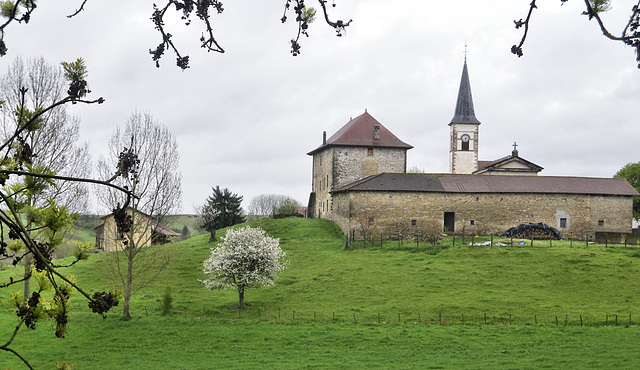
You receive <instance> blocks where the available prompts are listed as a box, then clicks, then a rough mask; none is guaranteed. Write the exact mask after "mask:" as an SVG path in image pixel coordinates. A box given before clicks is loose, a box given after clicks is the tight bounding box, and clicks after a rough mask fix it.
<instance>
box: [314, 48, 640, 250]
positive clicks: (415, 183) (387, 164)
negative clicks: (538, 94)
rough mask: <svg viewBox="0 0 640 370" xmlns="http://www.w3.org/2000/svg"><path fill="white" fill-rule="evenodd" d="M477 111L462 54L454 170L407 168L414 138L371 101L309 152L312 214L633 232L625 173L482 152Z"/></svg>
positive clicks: (589, 234) (491, 230)
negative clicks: (394, 127)
mask: <svg viewBox="0 0 640 370" xmlns="http://www.w3.org/2000/svg"><path fill="white" fill-rule="evenodd" d="M479 126H480V121H479V120H478V119H477V118H476V116H475V111H474V107H473V99H472V95H471V85H470V82H469V73H468V69H467V62H466V60H465V62H464V67H463V70H462V78H461V81H460V88H459V92H458V98H457V102H456V106H455V113H454V116H453V118H452V120H451V122H450V123H449V127H450V130H449V132H450V137H449V140H450V143H449V173H407V152H408V151H409V150H410V149H411V148H413V147H412V146H411V145H409V144H407V143H406V142H404V141H402V140H401V139H399V138H398V137H396V136H395V135H394V134H393V133H392V132H391V131H390V130H389V129H388V128H387V127H385V126H384V125H382V124H381V123H380V122H378V121H377V120H376V119H375V118H374V117H373V116H371V115H370V114H369V113H368V112H367V111H366V110H365V112H364V113H363V114H361V115H360V116H358V117H355V118H352V119H351V120H349V122H347V123H346V124H345V125H344V126H343V127H342V128H340V129H339V130H338V131H337V132H336V133H335V134H333V135H332V136H330V137H329V138H327V135H326V132H324V133H323V137H322V144H321V145H320V146H319V147H317V148H316V149H314V150H312V151H310V152H309V153H307V154H308V155H310V156H312V158H313V170H312V185H311V187H312V190H311V194H310V196H309V205H308V215H309V217H317V218H325V219H329V220H332V221H334V222H335V223H336V224H338V226H339V227H340V228H341V229H342V231H343V232H344V233H345V234H352V233H354V234H356V235H357V234H358V233H360V231H359V229H360V228H362V225H363V223H366V224H367V225H372V226H376V227H379V228H385V227H389V226H390V225H392V224H396V225H397V224H398V223H403V224H406V227H424V226H425V225H437V227H439V228H441V229H442V230H443V231H447V232H456V233H460V232H465V233H467V234H468V233H476V234H485V235H488V234H502V233H503V232H504V231H506V230H507V229H509V228H511V227H514V226H518V225H520V224H528V223H544V224H547V225H549V226H552V227H554V228H556V229H557V230H558V231H559V232H560V233H561V234H562V235H563V237H565V238H569V237H571V238H574V239H583V238H593V237H594V236H595V234H596V233H598V232H600V233H603V232H604V233H630V232H631V229H632V220H633V217H632V197H633V196H637V195H640V194H638V192H637V191H636V190H635V189H634V188H633V187H632V186H631V185H630V184H629V183H628V182H627V181H626V180H624V179H613V178H588V177H562V176H540V175H539V172H540V171H541V170H542V169H543V168H542V167H541V166H539V165H537V164H535V163H533V162H530V161H528V160H526V159H524V158H521V157H520V156H519V155H518V150H517V145H516V143H514V145H513V146H514V149H513V151H512V152H511V155H508V156H505V157H503V158H500V159H497V160H493V161H480V160H478V148H479V143H480V132H479Z"/></svg>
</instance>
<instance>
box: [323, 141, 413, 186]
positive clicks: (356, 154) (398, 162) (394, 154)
mask: <svg viewBox="0 0 640 370" xmlns="http://www.w3.org/2000/svg"><path fill="white" fill-rule="evenodd" d="M406 153H407V151H406V149H393V148H366V147H349V146H344V147H337V148H335V149H334V157H333V166H334V167H333V173H334V180H335V183H334V188H338V187H341V186H344V185H348V184H350V183H352V182H354V181H357V180H360V179H362V178H364V177H367V176H371V175H377V174H380V173H404V172H406V163H407V162H406V159H407V158H406Z"/></svg>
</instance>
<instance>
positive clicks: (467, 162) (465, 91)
mask: <svg viewBox="0 0 640 370" xmlns="http://www.w3.org/2000/svg"><path fill="white" fill-rule="evenodd" d="M479 126H480V121H478V119H477V118H476V115H475V112H474V110H473V99H472V98H471V84H470V83H469V71H468V70H467V58H466V57H465V60H464V67H463V68H462V78H461V80H460V90H458V101H457V102H456V110H455V113H454V115H453V118H452V119H451V122H450V123H449V127H450V128H451V129H450V139H449V140H450V143H449V172H450V173H453V174H470V173H473V172H474V171H475V170H477V169H478V127H479Z"/></svg>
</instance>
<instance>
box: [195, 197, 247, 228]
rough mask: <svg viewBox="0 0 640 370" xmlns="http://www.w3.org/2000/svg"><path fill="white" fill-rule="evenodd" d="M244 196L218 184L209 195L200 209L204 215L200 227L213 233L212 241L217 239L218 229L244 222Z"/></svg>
mask: <svg viewBox="0 0 640 370" xmlns="http://www.w3.org/2000/svg"><path fill="white" fill-rule="evenodd" d="M241 204H242V196H241V195H238V194H234V193H232V192H231V191H230V190H229V189H227V188H225V189H224V190H222V189H220V186H218V185H216V187H215V188H213V194H212V195H210V196H209V197H207V201H206V202H205V204H204V205H203V206H202V207H201V208H200V209H199V213H200V215H201V216H202V221H201V222H200V227H201V228H203V229H204V230H206V231H208V232H209V233H210V234H211V239H210V241H216V230H218V229H222V228H225V227H228V226H232V225H235V224H239V223H241V222H244V216H243V215H242V207H241Z"/></svg>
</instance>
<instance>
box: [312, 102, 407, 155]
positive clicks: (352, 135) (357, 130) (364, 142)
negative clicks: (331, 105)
mask: <svg viewBox="0 0 640 370" xmlns="http://www.w3.org/2000/svg"><path fill="white" fill-rule="evenodd" d="M375 127H378V130H379V135H377V136H374V128H375ZM376 139H377V140H376ZM330 146H366V147H369V148H371V147H373V148H400V149H411V148H413V146H411V145H409V144H407V143H405V142H404V141H402V140H400V139H398V138H397V137H396V136H395V135H394V134H393V133H392V132H391V131H389V130H388V129H387V128H386V127H384V126H383V125H382V124H381V123H380V122H378V121H377V120H376V119H375V118H373V116H371V115H370V114H369V113H368V112H367V111H366V110H365V111H364V113H363V114H361V115H359V116H358V117H356V118H352V119H350V120H349V122H347V124H345V125H344V126H342V128H341V129H340V130H338V131H337V132H336V133H335V134H333V135H332V136H331V137H330V138H329V139H327V141H326V142H325V143H323V144H322V145H320V146H319V147H318V148H316V149H314V150H312V151H310V152H309V153H307V154H308V155H313V154H314V153H316V152H319V151H320V150H322V149H325V148H327V147H330Z"/></svg>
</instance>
